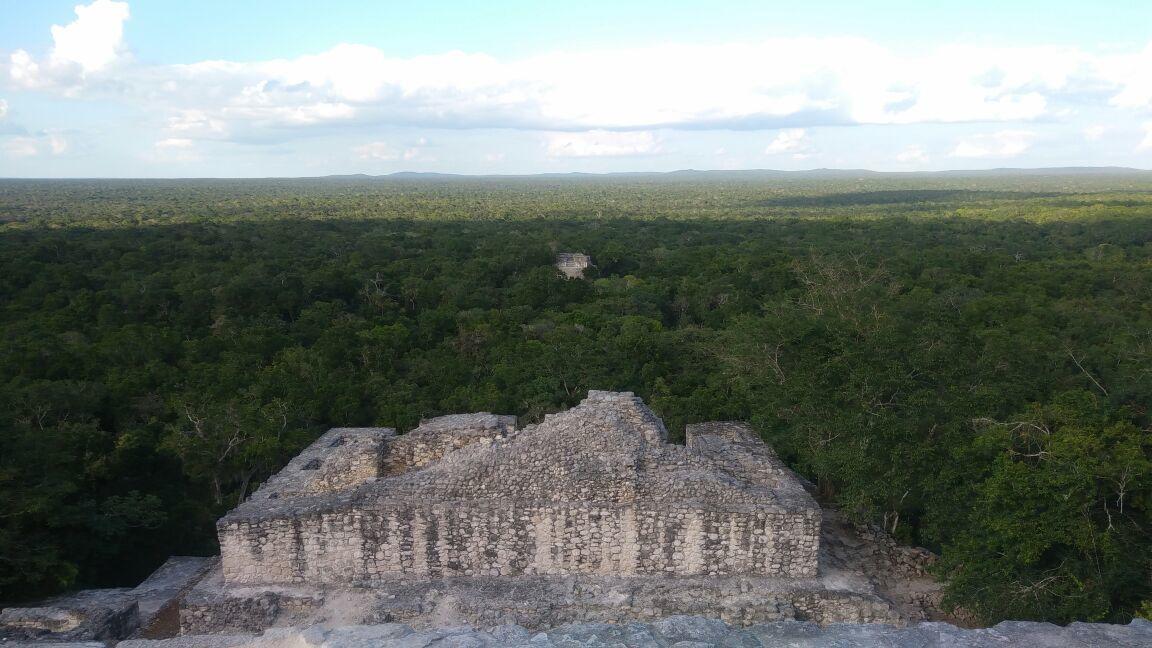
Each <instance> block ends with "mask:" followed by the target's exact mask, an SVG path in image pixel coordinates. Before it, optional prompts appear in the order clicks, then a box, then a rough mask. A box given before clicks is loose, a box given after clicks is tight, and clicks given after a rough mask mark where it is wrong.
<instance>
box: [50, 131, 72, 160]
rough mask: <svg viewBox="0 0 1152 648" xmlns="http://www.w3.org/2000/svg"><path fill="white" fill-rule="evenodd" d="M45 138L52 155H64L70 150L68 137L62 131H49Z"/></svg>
mask: <svg viewBox="0 0 1152 648" xmlns="http://www.w3.org/2000/svg"><path fill="white" fill-rule="evenodd" d="M45 140H46V143H47V145H48V150H49V151H52V155H63V154H64V153H66V152H68V139H67V138H65V137H64V135H63V134H62V133H47V134H46V135H45Z"/></svg>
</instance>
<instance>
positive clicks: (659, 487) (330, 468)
mask: <svg viewBox="0 0 1152 648" xmlns="http://www.w3.org/2000/svg"><path fill="white" fill-rule="evenodd" d="M823 517H824V515H823V514H822V511H821V508H820V507H819V506H818V505H817V504H816V502H815V501H814V500H813V499H812V497H811V496H810V495H809V493H808V492H807V491H806V490H805V488H804V485H803V483H802V482H801V480H800V479H798V478H797V477H796V476H795V475H794V474H793V473H792V472H791V471H789V470H788V469H787V468H786V467H785V466H784V464H783V463H782V462H781V461H780V460H779V459H778V458H777V457H776V455H775V453H774V452H773V451H772V450H771V448H769V447H768V446H767V445H765V444H764V443H763V442H762V441H761V440H760V438H759V436H758V435H757V434H756V433H755V432H753V431H752V430H751V428H749V427H748V426H747V425H746V424H743V423H736V422H712V423H700V424H695V425H689V426H688V427H687V429H686V430H685V444H684V445H677V444H671V443H669V442H668V434H667V431H666V430H665V427H664V424H663V423H662V422H661V420H660V419H659V418H658V417H657V416H656V415H655V414H654V413H653V412H652V411H651V410H650V409H648V407H647V406H646V405H645V404H644V403H643V401H642V400H641V399H639V398H637V397H635V396H633V395H632V394H631V393H613V392H601V391H591V392H589V393H588V397H587V398H586V399H585V400H584V401H583V402H581V403H580V404H579V405H578V406H576V407H574V408H572V409H570V410H567V411H564V412H560V413H556V414H550V415H548V416H546V417H545V418H544V420H543V421H542V422H540V423H539V424H536V425H528V426H525V427H523V428H521V429H518V428H517V423H516V418H515V417H513V416H503V415H495V414H488V413H479V414H458V415H450V416H442V417H439V418H435V419H431V420H428V421H424V422H422V423H421V425H420V426H419V427H417V428H416V429H414V430H412V431H411V432H408V433H407V434H403V435H398V434H396V432H395V430H392V429H390V428H336V429H333V430H330V431H329V432H327V433H326V434H324V435H323V436H321V437H320V438H319V439H317V440H316V442H314V443H313V444H312V445H310V446H309V447H308V448H306V449H305V450H304V451H303V452H301V453H300V454H299V455H298V456H297V457H296V458H295V459H293V460H292V461H290V462H289V463H288V465H287V466H286V467H285V468H284V469H283V470H281V471H280V472H279V473H278V474H277V475H275V476H273V477H272V478H271V479H269V480H268V481H267V482H265V483H264V484H263V485H262V486H261V487H260V488H259V489H258V490H257V491H256V492H255V493H253V495H252V496H251V497H250V498H249V499H248V500H247V501H246V502H244V503H243V504H241V505H240V506H238V507H237V508H236V509H234V510H233V511H231V512H230V513H228V514H227V515H226V516H224V517H223V518H221V519H220V521H219V522H218V524H217V532H218V536H219V540H220V558H219V560H218V561H216V562H214V563H213V564H212V565H210V566H209V567H205V568H204V569H203V570H202V572H198V573H197V575H196V577H195V579H194V580H193V581H189V582H188V583H185V584H182V585H181V586H180V587H179V588H177V589H178V591H175V593H173V594H172V595H171V596H170V597H169V599H168V600H166V602H164V606H166V609H169V610H172V611H173V612H172V613H171V614H172V616H173V618H174V619H175V620H174V621H173V622H172V624H173V625H176V626H178V628H179V633H180V634H182V635H205V634H213V635H221V634H226V633H254V632H260V631H262V630H264V629H266V628H269V627H273V626H307V625H312V624H314V623H325V624H328V625H349V624H371V623H383V622H403V623H408V624H410V625H413V626H416V627H421V626H429V625H432V626H444V625H451V624H469V625H474V626H478V627H479V626H492V625H500V624H506V623H514V624H519V625H520V626H524V627H527V628H550V627H555V626H557V625H560V624H564V623H572V622H608V623H626V622H632V621H644V620H648V621H651V620H656V619H660V618H663V617H666V616H668V615H675V614H692V615H701V616H705V617H712V618H719V619H722V620H724V621H727V622H729V623H733V624H736V625H750V624H755V623H762V622H772V621H780V620H788V619H797V620H803V621H812V622H816V623H821V624H826V623H832V622H892V623H899V622H903V621H906V620H908V619H909V618H911V617H913V616H915V615H908V614H905V612H904V610H903V609H902V608H901V606H900V605H899V604H898V602H894V601H893V600H890V599H889V598H885V596H884V595H883V593H882V592H881V591H879V590H878V589H877V586H876V580H875V579H872V578H870V577H869V575H867V574H865V573H862V572H861V571H859V570H855V569H853V568H852V567H851V566H848V565H846V564H845V563H844V561H842V560H840V559H839V558H837V557H836V556H833V555H831V554H829V553H828V551H827V549H826V547H825V546H824V544H825V541H822V537H823V536H822V533H823V534H825V535H826V534H827V527H828V524H827V522H825V524H824V525H823V528H822V519H823ZM837 544H838V543H835V542H834V543H833V545H837ZM840 548H841V549H842V548H843V547H840ZM865 571H866V570H865ZM189 583H190V584H189ZM151 605H153V607H155V606H157V605H160V604H159V603H153V604H151ZM7 612H8V611H6V613H7ZM177 617H178V618H177Z"/></svg>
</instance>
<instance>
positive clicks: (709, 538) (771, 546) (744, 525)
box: [219, 503, 820, 583]
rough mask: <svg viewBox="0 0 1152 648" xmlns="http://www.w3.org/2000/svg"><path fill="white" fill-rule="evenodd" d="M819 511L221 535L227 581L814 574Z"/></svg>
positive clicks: (595, 510) (445, 514)
mask: <svg viewBox="0 0 1152 648" xmlns="http://www.w3.org/2000/svg"><path fill="white" fill-rule="evenodd" d="M819 523H820V522H819V514H818V513H816V512H811V513H807V514H802V515H795V514H787V513H782V512H781V513H769V512H764V511H759V512H748V513H739V512H730V511H723V512H721V511H709V510H705V509H700V508H691V507H686V506H685V507H678V506H669V507H666V508H664V509H660V510H657V509H650V508H646V509H637V508H635V507H631V506H616V507H606V506H587V505H579V504H571V505H560V504H555V505H548V506H539V507H530V506H517V505H506V506H497V505H493V506H488V507H471V508H468V509H462V508H460V507H458V506H454V505H452V504H450V503H449V504H443V505H438V504H428V505H425V506H413V505H399V506H397V507H396V508H394V509H392V510H386V511H382V510H372V511H367V510H363V509H351V510H339V511H330V512H317V513H313V514H309V515H304V516H301V517H298V518H294V519H283V518H280V519H271V520H253V521H237V522H233V523H230V524H227V525H225V526H222V527H221V528H220V529H219V532H220V541H221V553H222V555H223V556H224V570H225V571H224V573H225V577H226V578H227V579H228V580H229V581H230V582H234V583H303V582H309V583H345V582H356V581H365V580H378V579H386V578H392V577H401V576H406V577H417V578H441V577H452V576H474V575H485V576H518V575H524V574H551V575H570V574H619V575H641V574H667V575H697V574H706V575H713V576H720V575H731V574H741V573H750V574H762V575H776V576H811V575H813V574H814V573H815V570H816V561H815V549H816V537H817V534H818V530H819Z"/></svg>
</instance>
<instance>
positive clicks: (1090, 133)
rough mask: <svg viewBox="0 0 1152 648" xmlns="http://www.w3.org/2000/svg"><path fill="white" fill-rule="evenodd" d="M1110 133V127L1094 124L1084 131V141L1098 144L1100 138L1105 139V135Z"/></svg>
mask: <svg viewBox="0 0 1152 648" xmlns="http://www.w3.org/2000/svg"><path fill="white" fill-rule="evenodd" d="M1106 132H1108V127H1107V126H1104V125H1103V124H1092V125H1091V126H1088V127H1086V128H1085V129H1084V139H1086V140H1088V141H1089V142H1098V141H1100V138H1102V137H1104V133H1106Z"/></svg>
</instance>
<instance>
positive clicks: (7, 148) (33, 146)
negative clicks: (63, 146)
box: [0, 137, 40, 158]
mask: <svg viewBox="0 0 1152 648" xmlns="http://www.w3.org/2000/svg"><path fill="white" fill-rule="evenodd" d="M0 150H2V151H4V155H5V156H7V157H14V158H21V157H32V156H33V155H36V154H38V153H39V152H40V146H39V143H38V142H37V141H36V138H34V137H10V138H8V139H6V140H3V141H0Z"/></svg>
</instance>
